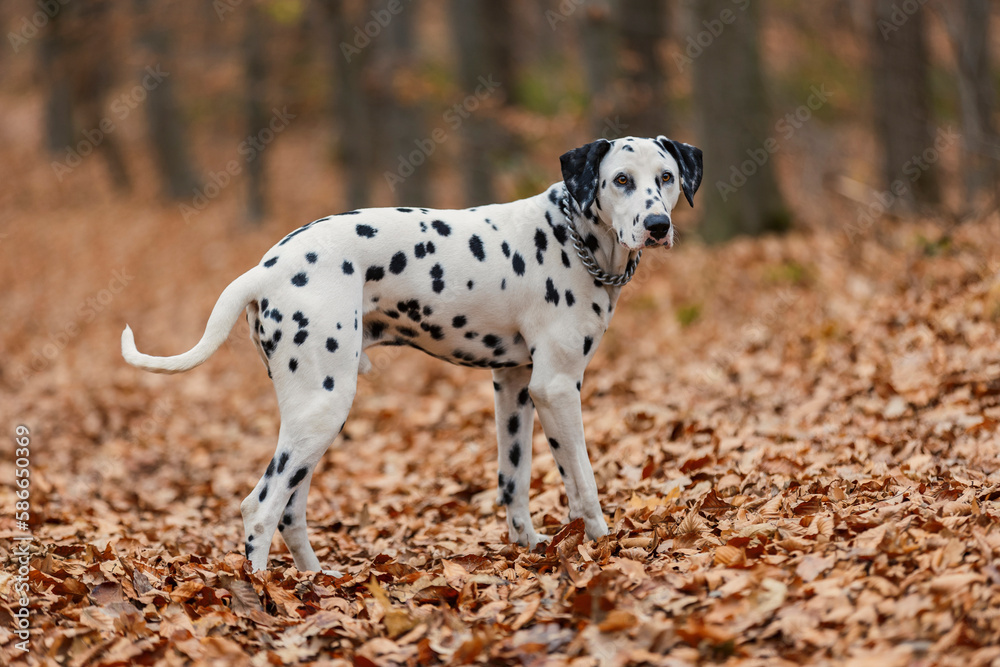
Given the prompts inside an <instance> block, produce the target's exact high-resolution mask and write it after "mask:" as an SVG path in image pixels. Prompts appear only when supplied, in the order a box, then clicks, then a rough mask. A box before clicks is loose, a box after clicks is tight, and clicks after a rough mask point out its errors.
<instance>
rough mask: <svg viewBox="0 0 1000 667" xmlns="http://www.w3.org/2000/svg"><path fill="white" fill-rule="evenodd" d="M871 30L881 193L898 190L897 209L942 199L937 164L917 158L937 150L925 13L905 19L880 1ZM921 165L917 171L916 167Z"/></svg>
mask: <svg viewBox="0 0 1000 667" xmlns="http://www.w3.org/2000/svg"><path fill="white" fill-rule="evenodd" d="M874 11H875V28H874V30H873V31H872V58H873V67H874V87H873V98H874V104H875V128H876V133H877V135H878V136H879V137H880V139H881V141H882V146H883V148H884V155H883V161H882V183H881V184H880V186H881V188H882V189H890V190H893V187H892V186H893V184H894V183H896V182H897V181H898V182H899V183H900V184H902V185H903V186H904V188H905V191H902V190H901V189H900V188H898V187H897V188H896V189H895V190H893V193H894V194H895V195H896V199H895V202H894V205H893V208H896V209H897V210H906V209H912V208H913V206H914V204H917V203H920V204H936V203H938V201H939V200H940V196H939V192H938V181H937V178H936V175H935V170H934V167H933V166H932V165H927V168H926V169H925V168H923V165H925V164H927V163H926V162H925V161H923V160H921V161H920V162H917V163H914V162H913V159H914V158H915V157H917V158H918V159H919V156H921V154H923V152H924V151H925V150H927V149H928V148H930V147H932V146H933V145H934V131H933V129H932V124H931V119H930V93H929V90H928V85H927V73H928V70H927V51H926V48H925V46H924V12H922V11H916V12H914V13H912V14H908V15H907V14H902V13H901V11H900V9H899V7H898V6H897V5H896V3H895V1H894V0H876V2H875V3H874ZM914 164H916V165H917V169H914V168H913V165H914Z"/></svg>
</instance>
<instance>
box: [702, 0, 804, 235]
mask: <svg viewBox="0 0 1000 667" xmlns="http://www.w3.org/2000/svg"><path fill="white" fill-rule="evenodd" d="M725 12H731V13H733V14H735V15H736V19H735V20H733V21H731V22H729V23H725V22H723V20H722V18H721V17H724V16H725V17H728V16H729V15H728V14H725ZM737 12H739V9H738V6H737V5H734V4H733V2H731V0H700V1H698V2H694V1H693V0H688V2H687V4H686V12H685V14H686V15H687V21H686V23H687V26H688V33H689V34H690V35H692V36H695V35H699V33H702V32H703V31H704V32H706V34H709V35H711V34H712V33H711V32H709V28H708V27H706V26H707V25H711V26H714V27H715V28H716V32H717V33H718V34H717V35H716V36H715V38H714V40H713V41H711V42H710V43H709V44H708V46H704V47H702V49H701V52H700V53H696V54H695V55H693V56H692V62H691V63H690V66H691V68H692V73H691V79H692V82H693V85H694V100H695V105H696V108H697V111H696V114H695V115H696V116H697V118H698V121H699V132H698V141H697V142H696V145H698V146H699V147H700V148H701V149H702V151H703V153H704V163H705V176H704V181H703V185H702V188H701V190H700V191H699V196H700V197H701V200H702V202H704V210H705V217H704V221H703V223H702V227H701V233H702V236H703V237H704V238H705V239H706V240H708V241H711V242H717V241H724V240H726V239H729V238H732V237H733V236H736V235H737V234H763V233H766V232H782V231H785V230H787V229H788V228H789V226H790V217H789V213H788V209H787V208H786V206H785V203H784V200H783V199H782V197H781V192H780V191H779V190H778V182H777V179H776V178H775V172H774V160H773V156H772V153H773V151H771V150H768V149H767V148H766V146H772V147H773V146H775V145H777V144H776V143H775V142H777V141H778V137H777V136H776V130H775V125H774V123H775V120H776V119H774V118H773V117H772V116H771V114H770V112H769V110H768V104H767V97H766V94H765V86H764V77H763V73H762V71H761V64H760V55H759V53H758V48H757V39H758V37H757V12H756V4H754V3H750V4H749V5H748V6H747V7H746V9H745V10H743V12H742V13H737ZM706 22H707V23H706ZM702 41H704V40H702ZM754 155H756V156H757V157H758V159H757V160H756V161H755V160H753V159H752V157H753V156H754ZM761 156H762V157H761Z"/></svg>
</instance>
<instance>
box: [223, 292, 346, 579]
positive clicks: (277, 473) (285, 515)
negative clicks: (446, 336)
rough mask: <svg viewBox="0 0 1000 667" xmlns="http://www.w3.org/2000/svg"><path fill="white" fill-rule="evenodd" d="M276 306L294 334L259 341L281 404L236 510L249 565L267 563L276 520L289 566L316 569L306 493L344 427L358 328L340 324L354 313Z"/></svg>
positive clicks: (317, 565)
mask: <svg viewBox="0 0 1000 667" xmlns="http://www.w3.org/2000/svg"><path fill="white" fill-rule="evenodd" d="M280 307H281V308H282V309H283V310H284V311H285V314H284V315H282V320H284V319H285V318H286V317H287V318H288V319H289V320H290V322H286V323H285V325H284V326H285V328H286V329H287V328H288V324H289V323H290V324H292V325H293V326H294V327H295V328H294V329H293V331H295V333H294V334H290V335H288V336H282V337H280V344H279V345H278V346H274V344H273V341H274V340H275V337H274V335H273V334H271V338H270V339H269V341H272V342H265V343H264V346H263V349H264V350H265V353H267V355H268V357H269V364H270V368H271V371H272V375H273V380H274V388H275V391H276V392H277V394H278V407H279V408H280V410H281V428H280V429H279V431H278V446H277V449H276V450H275V453H274V458H272V459H271V462H270V463H269V464H268V466H267V470H266V472H265V473H264V475H263V477H261V478H260V481H258V482H257V485H256V486H255V487H254V490H253V492H252V493H251V494H250V495H248V496H247V497H246V498H245V499H244V500H243V503H242V504H241V505H240V510H241V512H242V514H243V524H244V529H245V531H246V554H247V559H248V560H250V562H251V564H252V566H253V569H254V570H263V569H265V568H266V567H267V556H268V552H269V550H270V546H271V539H272V538H273V536H274V532H275V530H276V529H277V528H279V526H280V527H281V529H282V530H281V533H282V537H283V539H284V541H285V544H287V545H288V549H289V551H290V552H291V554H292V558H293V559H294V561H295V566H296V567H297V568H299V569H300V570H309V571H316V570H319V567H320V564H319V560H318V559H317V558H316V554H315V553H314V552H313V549H312V547H311V546H310V545H309V538H308V536H307V534H306V517H305V513H306V498H307V496H308V494H309V484H310V482H311V480H312V474H313V470H315V468H316V465H317V464H318V463H319V460H320V458H321V457H322V456H323V454H324V453H325V452H326V450H327V448H328V447H329V446H330V444H331V443H332V442H333V440H334V439H335V438H336V437H337V435H338V434H339V433H340V431H341V430H342V429H343V427H344V422H345V421H346V420H347V414H348V412H350V409H351V404H352V403H353V402H354V394H355V391H356V390H357V384H358V363H359V355H360V351H361V340H362V333H361V331H360V330H359V329H354V328H353V327H352V326H350V325H346V326H342V325H341V322H350V321H353V318H354V316H353V314H352V315H351V318H350V319H346V318H344V319H342V320H341V321H340V322H338V321H337V319H336V318H335V317H332V314H331V313H330V312H327V313H324V314H314V315H311V318H310V317H307V316H306V315H304V314H303V313H302V312H301V311H298V310H296V309H295V305H294V304H288V303H285V304H280ZM273 310H274V308H273V307H272V313H273ZM290 313H294V314H291V315H290ZM352 313H353V310H352ZM272 319H273V314H272ZM310 319H311V320H312V321H311V322H310ZM321 332H323V333H322V334H321ZM328 334H333V335H332V336H330V337H326V336H327V335H328ZM288 339H291V340H288Z"/></svg>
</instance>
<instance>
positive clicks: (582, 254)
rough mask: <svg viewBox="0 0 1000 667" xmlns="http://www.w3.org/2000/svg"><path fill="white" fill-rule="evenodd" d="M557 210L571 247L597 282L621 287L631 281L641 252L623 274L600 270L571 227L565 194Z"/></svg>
mask: <svg viewBox="0 0 1000 667" xmlns="http://www.w3.org/2000/svg"><path fill="white" fill-rule="evenodd" d="M559 208H560V209H561V210H562V213H563V217H565V218H566V226H567V227H569V235H570V238H571V239H572V241H573V247H574V248H575V249H576V254H577V256H578V257H579V258H580V261H581V262H583V265H584V266H585V267H587V271H589V272H590V275H592V276H593V277H594V278H595V279H596V280H597V282H599V283H601V284H602V285H607V286H609V287H621V286H622V285H625V284H626V283H628V281H630V280H632V276H633V275H635V270H636V268H637V267H638V266H639V260H640V259H642V251H641V250H640V251H639V253H638V254H637V255H636V256H635V261H634V262H633V261H630V262H629V263H628V265H627V266H626V267H625V273H619V274H612V273H608V272H606V271H604V270H602V269H601V267H600V266H598V264H597V260H596V259H594V255H593V254H591V252H590V249H589V248H587V246H586V244H585V243H584V242H583V237H581V236H580V232H578V231H576V227H575V226H574V225H573V216H572V214H571V213H570V206H569V195H568V194H567V195H566V196H564V197H563V198H562V199H561V200H560V201H559Z"/></svg>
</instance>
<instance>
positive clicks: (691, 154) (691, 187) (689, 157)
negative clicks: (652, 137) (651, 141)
mask: <svg viewBox="0 0 1000 667" xmlns="http://www.w3.org/2000/svg"><path fill="white" fill-rule="evenodd" d="M656 143H658V144H660V145H661V146H663V148H664V149H665V150H666V151H667V152H668V153H670V154H671V155H673V156H674V159H675V160H677V166H678V167H680V170H681V173H680V179H681V189H682V190H683V191H684V197H685V198H687V200H688V203H689V204H691V206H694V193H696V192H698V186H700V185H701V175H702V169H701V149H700V148H695V147H694V146H692V145H690V144H683V143H681V142H679V141H672V140H670V139H667V138H666V137H664V136H663V135H660V136H659V137H657V138H656Z"/></svg>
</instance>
